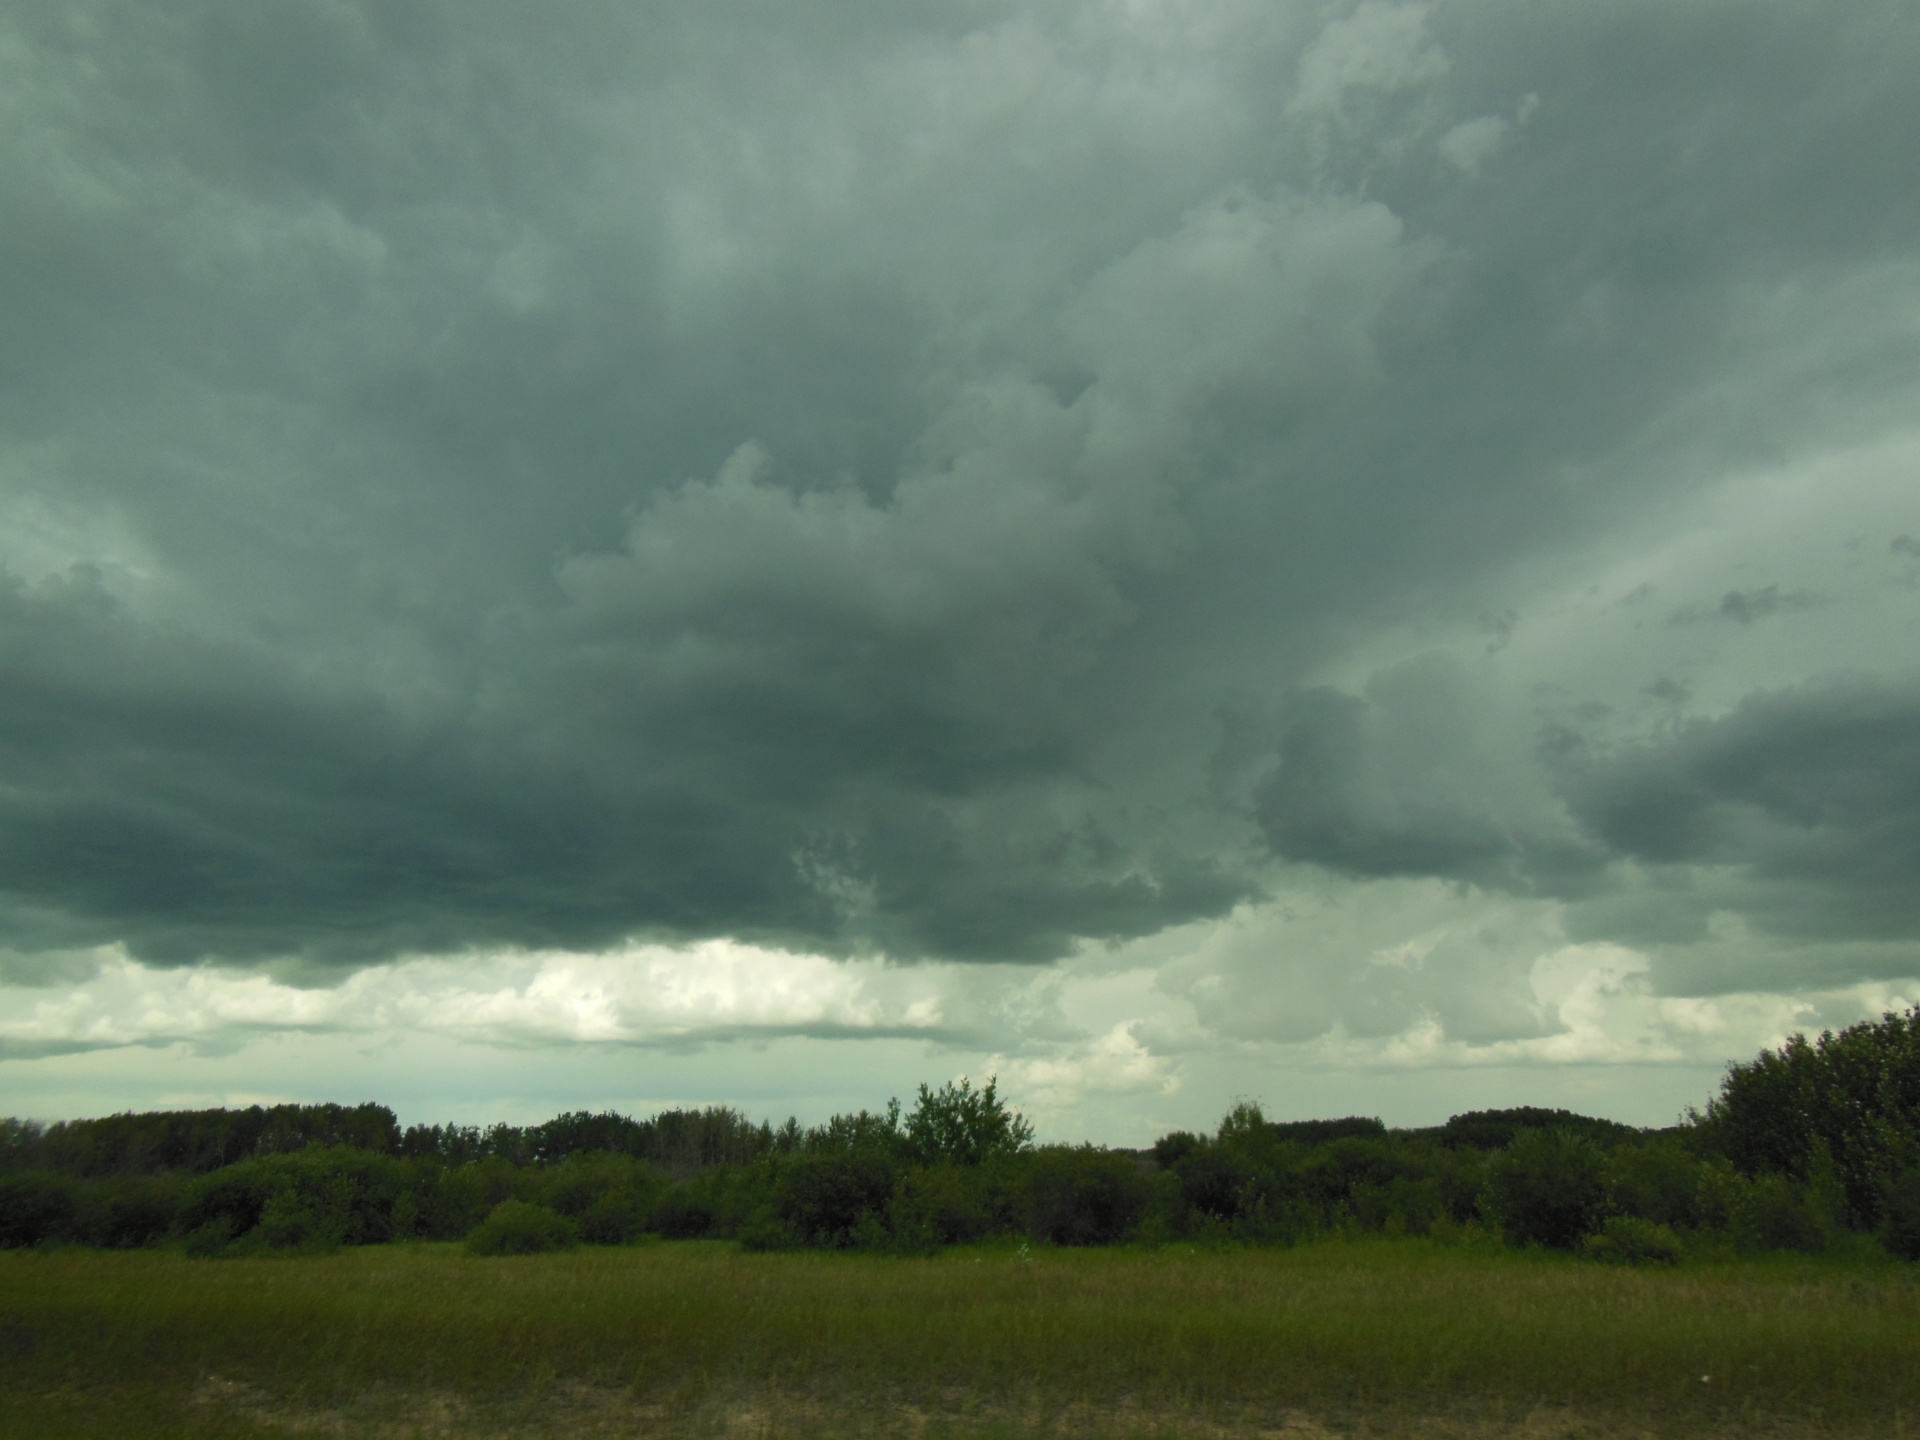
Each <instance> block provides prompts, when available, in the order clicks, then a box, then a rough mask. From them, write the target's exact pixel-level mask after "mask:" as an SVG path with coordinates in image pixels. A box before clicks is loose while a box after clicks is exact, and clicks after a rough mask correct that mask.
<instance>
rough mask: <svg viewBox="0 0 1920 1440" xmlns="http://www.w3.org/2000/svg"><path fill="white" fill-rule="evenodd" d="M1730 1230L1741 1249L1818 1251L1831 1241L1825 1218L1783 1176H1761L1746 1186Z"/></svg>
mask: <svg viewBox="0 0 1920 1440" xmlns="http://www.w3.org/2000/svg"><path fill="white" fill-rule="evenodd" d="M1733 1232H1734V1239H1735V1241H1736V1243H1737V1244H1738V1245H1739V1246H1740V1248H1741V1249H1743V1250H1748V1251H1754V1250H1796V1251H1799V1252H1800V1253H1802V1254H1809V1255H1810V1254H1818V1253H1819V1252H1820V1251H1822V1250H1825V1249H1826V1248H1827V1247H1828V1245H1830V1244H1831V1243H1832V1241H1833V1234H1832V1230H1831V1227H1830V1225H1829V1223H1828V1221H1827V1218H1826V1217H1825V1216H1823V1215H1822V1214H1821V1213H1820V1211H1819V1208H1818V1207H1817V1206H1816V1205H1815V1204H1814V1203H1813V1201H1812V1199H1811V1197H1810V1196H1809V1195H1808V1193H1807V1190H1806V1187H1805V1186H1802V1185H1796V1184H1795V1183H1794V1182H1793V1181H1791V1180H1789V1179H1788V1178H1787V1177H1786V1176H1784V1175H1762V1176H1761V1177H1760V1178H1759V1179H1758V1180H1756V1181H1754V1182H1753V1183H1752V1184H1751V1185H1750V1186H1748V1187H1747V1189H1746V1192H1745V1194H1744V1195H1743V1196H1742V1197H1741V1199H1740V1201H1739V1203H1738V1208H1737V1209H1736V1210H1735V1212H1734V1217H1733Z"/></svg>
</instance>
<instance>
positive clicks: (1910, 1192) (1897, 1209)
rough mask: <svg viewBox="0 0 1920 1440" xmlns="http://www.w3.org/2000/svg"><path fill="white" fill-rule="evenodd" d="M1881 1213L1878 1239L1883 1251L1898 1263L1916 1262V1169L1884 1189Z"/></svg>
mask: <svg viewBox="0 0 1920 1440" xmlns="http://www.w3.org/2000/svg"><path fill="white" fill-rule="evenodd" d="M1881 1212H1882V1214H1883V1215H1884V1216H1885V1219H1884V1221H1883V1222H1882V1225H1881V1230H1880V1239H1881V1241H1882V1242H1883V1243H1884V1244H1885V1245H1886V1247H1887V1249H1888V1250H1889V1251H1890V1252H1891V1253H1893V1254H1895V1255H1898V1256H1899V1257H1900V1258H1901V1259H1902V1260H1920V1170H1909V1171H1907V1173H1906V1174H1904V1175H1902V1176H1901V1177H1900V1178H1899V1179H1897V1180H1895V1181H1893V1182H1892V1183H1891V1184H1889V1185H1888V1186H1887V1193H1886V1197H1885V1198H1884V1199H1883V1200H1882V1202H1881Z"/></svg>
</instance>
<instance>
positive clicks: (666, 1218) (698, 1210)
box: [648, 1181, 719, 1240]
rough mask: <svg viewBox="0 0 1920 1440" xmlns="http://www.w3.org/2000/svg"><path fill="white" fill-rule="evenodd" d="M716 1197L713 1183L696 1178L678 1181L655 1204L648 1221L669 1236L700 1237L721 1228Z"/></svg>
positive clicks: (697, 1238)
mask: <svg viewBox="0 0 1920 1440" xmlns="http://www.w3.org/2000/svg"><path fill="white" fill-rule="evenodd" d="M714 1200H715V1196H714V1192H713V1188H712V1187H711V1186H708V1185H701V1184H699V1183H697V1182H695V1181H686V1182H683V1183H682V1184H679V1185H675V1186H674V1187H673V1188H672V1189H670V1190H668V1191H667V1193H666V1194H665V1195H663V1196H661V1197H660V1202H659V1203H658V1204H657V1205H655V1206H654V1207H653V1214H652V1215H651V1216H650V1217H648V1225H649V1227H650V1228H651V1229H652V1230H654V1232H655V1233H657V1234H659V1235H663V1236H665V1237H666V1238H667V1239H669V1240H699V1239H701V1238H703V1237H705V1236H708V1235H711V1234H713V1233H714V1232H715V1231H716V1230H717V1229H718V1228H719V1214H718V1211H717V1207H716V1206H715V1204H714Z"/></svg>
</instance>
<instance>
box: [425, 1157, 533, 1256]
mask: <svg viewBox="0 0 1920 1440" xmlns="http://www.w3.org/2000/svg"><path fill="white" fill-rule="evenodd" d="M429 1163H430V1162H429ZM429 1173H430V1174H431V1175H432V1177H433V1178H432V1180H431V1181H430V1182H429V1183H427V1184H426V1185H425V1186H423V1187H422V1192H423V1193H422V1199H421V1202H420V1216H419V1222H418V1223H419V1226H420V1233H421V1234H423V1235H424V1236H426V1237H427V1238H428V1239H431V1240H458V1239H460V1238H461V1237H462V1236H464V1235H468V1234H471V1233H472V1232H473V1230H474V1228H475V1227H476V1226H478V1225H479V1224H480V1223H481V1222H482V1221H484V1220H485V1219H486V1218H487V1216H489V1215H491V1214H492V1213H493V1209H494V1207H495V1206H496V1205H498V1204H499V1203H500V1202H501V1201H502V1200H523V1199H526V1198H527V1196H526V1195H525V1193H523V1192H525V1191H526V1190H528V1189H530V1188H531V1186H532V1184H533V1183H534V1182H535V1181H536V1180H537V1178H538V1177H537V1176H534V1175H530V1174H528V1173H526V1172H524V1171H521V1170H519V1169H517V1168H516V1167H515V1166H513V1165H512V1164H511V1163H509V1162H508V1161H506V1160H504V1159H502V1158H500V1157H499V1156H497V1155H491V1156H488V1157H486V1158H485V1159H482V1160H476V1161H474V1162H473V1163H471V1164H467V1165H456V1166H449V1167H445V1168H441V1167H434V1168H433V1169H432V1170H431V1171H430V1172H429Z"/></svg>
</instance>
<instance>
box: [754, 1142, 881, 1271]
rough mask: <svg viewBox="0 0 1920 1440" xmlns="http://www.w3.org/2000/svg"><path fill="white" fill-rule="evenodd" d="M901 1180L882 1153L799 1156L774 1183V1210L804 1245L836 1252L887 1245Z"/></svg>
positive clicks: (785, 1166) (784, 1169) (781, 1168)
mask: <svg viewBox="0 0 1920 1440" xmlns="http://www.w3.org/2000/svg"><path fill="white" fill-rule="evenodd" d="M895 1180H896V1175H895V1171H894V1166H893V1162H892V1161H891V1160H890V1159H889V1158H888V1157H887V1156H886V1155H884V1154H881V1153H879V1152H877V1151H872V1150H869V1151H865V1152H857V1151H856V1152H854V1153H851V1154H841V1155H799V1156H795V1157H794V1158H792V1159H791V1160H788V1161H786V1162H785V1163H783V1164H782V1165H781V1167H780V1169H779V1172H778V1175H777V1178H776V1180H775V1182H774V1210H775V1213H776V1214H778V1216H779V1218H780V1219H781V1220H782V1221H784V1222H785V1223H786V1224H787V1225H788V1226H790V1227H791V1228H792V1231H793V1233H794V1235H795V1236H796V1237H798V1239H799V1241H800V1243H801V1244H803V1245H824V1246H830V1247H832V1248H834V1249H842V1250H844V1249H854V1248H867V1247H872V1246H874V1245H878V1244H883V1243H884V1242H885V1240H886V1235H887V1214H888V1210H889V1208H890V1206H891V1203H892V1200H893V1187H894V1184H895Z"/></svg>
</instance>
